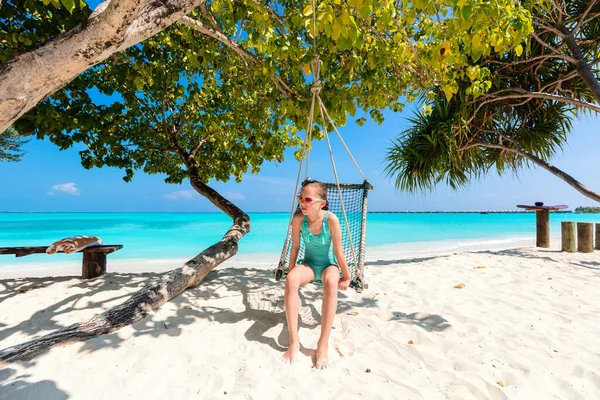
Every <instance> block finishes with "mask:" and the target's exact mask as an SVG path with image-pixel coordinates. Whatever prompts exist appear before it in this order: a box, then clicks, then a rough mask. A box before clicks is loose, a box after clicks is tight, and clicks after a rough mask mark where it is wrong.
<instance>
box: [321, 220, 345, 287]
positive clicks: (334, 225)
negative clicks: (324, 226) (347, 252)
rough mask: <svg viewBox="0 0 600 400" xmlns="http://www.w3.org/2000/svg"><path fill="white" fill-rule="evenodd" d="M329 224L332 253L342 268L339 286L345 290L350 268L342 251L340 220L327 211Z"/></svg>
mask: <svg viewBox="0 0 600 400" xmlns="http://www.w3.org/2000/svg"><path fill="white" fill-rule="evenodd" d="M327 223H328V225H329V231H330V232H331V242H332V244H333V254H334V255H335V259H336V260H337V262H338V264H339V265H340V268H341V269H342V275H343V276H342V279H340V282H339V288H340V289H342V290H346V289H347V288H348V285H349V284H350V270H348V264H347V263H346V257H344V252H343V251H342V230H341V228H340V221H339V220H338V217H337V216H336V215H335V214H332V213H329V218H327Z"/></svg>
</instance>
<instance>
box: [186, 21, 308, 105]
mask: <svg viewBox="0 0 600 400" xmlns="http://www.w3.org/2000/svg"><path fill="white" fill-rule="evenodd" d="M179 22H181V23H182V24H184V25H185V26H187V27H190V28H192V29H194V30H196V31H198V32H200V33H202V34H203V35H207V36H210V37H212V38H213V39H216V40H218V41H219V42H221V43H223V44H224V45H225V46H227V47H229V48H230V49H232V50H233V51H234V52H235V53H236V54H237V55H238V56H239V57H240V58H241V59H242V60H244V61H246V60H250V61H252V62H253V63H255V64H258V65H261V64H262V61H261V60H260V59H259V58H258V57H256V56H255V55H254V54H252V53H250V52H249V51H248V50H246V49H244V48H243V47H241V46H240V45H239V44H237V43H236V42H234V41H232V40H230V39H229V38H228V37H227V36H225V35H224V34H223V33H221V32H218V31H216V30H214V29H211V28H208V27H206V26H205V25H204V24H202V22H200V21H198V20H196V19H193V18H190V17H183V18H181V20H180V21H179ZM270 79H271V82H273V83H274V84H275V86H276V87H277V89H278V90H279V91H280V92H281V93H282V94H284V95H285V96H288V97H291V98H297V99H304V96H302V95H300V94H299V93H298V92H296V91H294V90H292V89H291V88H290V87H289V86H288V84H287V83H286V82H284V81H283V80H282V79H281V78H280V77H279V76H278V75H277V74H271V75H270Z"/></svg>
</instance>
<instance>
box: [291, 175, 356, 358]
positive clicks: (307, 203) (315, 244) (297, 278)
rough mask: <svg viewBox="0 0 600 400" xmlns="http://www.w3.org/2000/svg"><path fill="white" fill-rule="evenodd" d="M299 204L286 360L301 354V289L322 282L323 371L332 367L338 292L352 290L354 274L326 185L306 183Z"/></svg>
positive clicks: (320, 343)
mask: <svg viewBox="0 0 600 400" xmlns="http://www.w3.org/2000/svg"><path fill="white" fill-rule="evenodd" d="M298 202H299V204H300V210H301V211H299V212H297V213H296V214H295V215H294V218H293V220H292V249H291V253H290V271H289V272H288V274H287V276H286V281H285V315H286V319H287V324H288V331H289V336H290V347H289V348H288V350H287V351H286V352H285V353H284V355H283V357H284V359H285V360H287V361H289V362H290V363H291V362H293V361H294V359H295V357H296V355H297V354H298V351H299V350H300V339H299V338H298V312H299V307H300V300H299V297H298V289H299V287H300V286H301V285H305V284H307V283H309V282H310V281H312V280H321V281H322V282H323V308H322V310H321V336H320V338H319V341H318V343H317V361H316V364H315V367H316V368H319V369H323V368H327V367H328V355H327V352H328V346H329V334H330V333H331V327H332V326H333V318H334V316H335V312H336V308H337V291H338V289H340V290H346V289H348V285H349V284H350V271H349V270H348V265H347V264H346V259H345V257H344V253H343V252H342V237H341V236H342V235H341V229H340V222H339V220H338V218H337V217H336V216H335V214H333V213H330V212H329V211H328V208H329V207H328V206H327V188H326V187H325V184H323V183H321V182H318V181H305V182H303V183H302V189H301V191H300V196H298ZM300 238H302V240H303V241H304V248H305V252H304V259H302V260H299V261H298V263H297V264H296V258H297V257H298V251H299V250H300ZM332 246H333V257H332V254H331V247H332ZM340 270H341V272H342V277H341V278H340Z"/></svg>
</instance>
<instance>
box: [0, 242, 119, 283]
mask: <svg viewBox="0 0 600 400" xmlns="http://www.w3.org/2000/svg"><path fill="white" fill-rule="evenodd" d="M48 247H49V246H30V247H0V254H14V255H15V257H24V256H28V255H30V254H42V253H44V254H45V253H46V249H47V248H48ZM122 248H123V245H120V244H116V245H102V246H93V247H88V248H86V249H83V250H81V251H78V252H77V253H83V261H82V267H81V277H82V278H83V279H90V278H95V277H96V276H100V275H102V274H104V273H106V255H107V254H110V253H113V252H115V251H117V250H120V249H122ZM57 253H63V252H62V251H57Z"/></svg>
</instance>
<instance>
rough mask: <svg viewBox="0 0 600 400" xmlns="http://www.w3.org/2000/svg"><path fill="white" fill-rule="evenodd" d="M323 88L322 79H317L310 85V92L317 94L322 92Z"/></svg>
mask: <svg viewBox="0 0 600 400" xmlns="http://www.w3.org/2000/svg"><path fill="white" fill-rule="evenodd" d="M322 88H323V85H322V84H321V81H320V80H317V81H315V82H313V84H312V86H311V87H310V92H311V93H313V94H316V95H319V93H321V89H322Z"/></svg>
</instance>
